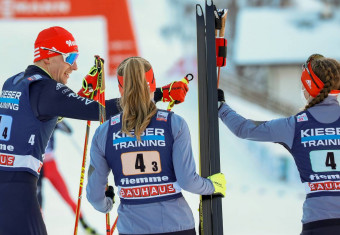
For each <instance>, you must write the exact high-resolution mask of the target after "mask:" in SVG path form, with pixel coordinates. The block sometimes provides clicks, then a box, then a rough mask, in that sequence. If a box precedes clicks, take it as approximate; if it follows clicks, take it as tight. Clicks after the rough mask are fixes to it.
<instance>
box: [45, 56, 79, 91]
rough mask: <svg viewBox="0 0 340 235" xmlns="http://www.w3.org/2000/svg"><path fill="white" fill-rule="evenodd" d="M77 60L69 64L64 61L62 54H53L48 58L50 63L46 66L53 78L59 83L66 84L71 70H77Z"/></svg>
mask: <svg viewBox="0 0 340 235" xmlns="http://www.w3.org/2000/svg"><path fill="white" fill-rule="evenodd" d="M77 69H78V66H77V62H76V61H75V62H74V64H73V65H69V64H68V63H66V62H65V61H64V58H63V56H62V55H57V56H53V57H51V58H50V64H49V66H48V72H49V73H50V75H51V76H52V78H53V79H54V80H56V81H57V82H59V83H62V84H64V85H65V84H66V83H67V80H68V78H69V77H70V75H71V73H72V72H73V70H77Z"/></svg>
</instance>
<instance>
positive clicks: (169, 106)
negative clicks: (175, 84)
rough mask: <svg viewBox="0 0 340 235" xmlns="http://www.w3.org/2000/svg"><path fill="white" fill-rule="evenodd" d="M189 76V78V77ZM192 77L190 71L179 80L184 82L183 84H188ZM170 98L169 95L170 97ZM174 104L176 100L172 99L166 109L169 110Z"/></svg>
mask: <svg viewBox="0 0 340 235" xmlns="http://www.w3.org/2000/svg"><path fill="white" fill-rule="evenodd" d="M189 77H191V78H189ZM192 79H194V75H192V74H191V73H188V74H187V75H186V76H185V77H184V78H182V80H181V82H183V83H185V84H187V85H188V84H189V82H190V81H191V80H192ZM170 98H171V97H170ZM171 99H172V98H171ZM175 104H176V100H172V101H170V103H169V105H168V108H167V110H168V111H171V109H172V108H173V107H174V105H175Z"/></svg>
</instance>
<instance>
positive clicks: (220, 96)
mask: <svg viewBox="0 0 340 235" xmlns="http://www.w3.org/2000/svg"><path fill="white" fill-rule="evenodd" d="M217 101H219V102H225V99H224V91H223V90H222V89H217Z"/></svg>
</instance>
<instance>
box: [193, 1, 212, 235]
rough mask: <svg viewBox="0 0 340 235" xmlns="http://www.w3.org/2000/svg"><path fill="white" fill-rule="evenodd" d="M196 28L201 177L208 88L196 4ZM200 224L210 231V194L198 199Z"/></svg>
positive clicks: (206, 168)
mask: <svg viewBox="0 0 340 235" xmlns="http://www.w3.org/2000/svg"><path fill="white" fill-rule="evenodd" d="M196 29H197V69H198V94H199V97H198V112H199V123H200V124H199V135H200V139H199V143H200V144H199V147H200V174H201V176H202V177H208V176H209V175H210V158H209V157H210V155H209V148H208V145H207V144H206V143H208V142H209V132H208V121H209V120H208V115H207V113H208V103H207V102H208V90H207V57H206V41H205V22H204V13H203V9H202V7H201V6H200V5H199V4H197V5H196ZM199 212H200V225H199V230H200V231H199V234H202V235H203V234H204V235H209V234H212V233H211V228H212V221H211V219H212V218H211V196H205V195H203V196H201V201H200V210H199Z"/></svg>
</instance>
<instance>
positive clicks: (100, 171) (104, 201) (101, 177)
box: [86, 121, 113, 213]
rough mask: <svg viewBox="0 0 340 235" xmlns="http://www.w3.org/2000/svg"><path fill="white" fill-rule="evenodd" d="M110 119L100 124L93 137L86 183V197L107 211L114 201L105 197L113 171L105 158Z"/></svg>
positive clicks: (99, 209)
mask: <svg viewBox="0 0 340 235" xmlns="http://www.w3.org/2000/svg"><path fill="white" fill-rule="evenodd" d="M108 126H109V121H106V122H104V123H103V124H102V125H100V126H99V127H98V128H97V130H96V132H95V134H94V136H93V138H92V144H91V150H90V157H91V160H90V167H89V170H88V179H87V185H86V198H87V200H88V201H89V202H90V203H91V205H92V206H93V207H94V208H95V209H96V210H98V211H101V212H103V213H107V212H109V211H110V210H111V209H112V206H113V201H112V200H111V199H110V198H107V197H105V189H106V185H107V182H108V180H107V178H108V175H109V173H110V171H111V169H110V167H109V166H108V164H107V162H106V159H105V144H106V138H107V131H108Z"/></svg>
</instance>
